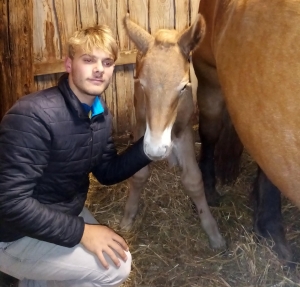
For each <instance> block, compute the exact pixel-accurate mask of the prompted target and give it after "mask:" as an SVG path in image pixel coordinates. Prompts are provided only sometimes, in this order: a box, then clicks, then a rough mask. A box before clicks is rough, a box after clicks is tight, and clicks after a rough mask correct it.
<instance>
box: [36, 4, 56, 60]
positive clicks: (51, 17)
mask: <svg viewBox="0 0 300 287" xmlns="http://www.w3.org/2000/svg"><path fill="white" fill-rule="evenodd" d="M33 29H34V30H33V35H34V37H33V53H34V58H35V61H38V62H43V61H49V62H52V61H55V60H56V59H60V58H61V45H60V38H59V31H58V24H57V21H56V15H55V8H54V2H53V1H52V0H33Z"/></svg>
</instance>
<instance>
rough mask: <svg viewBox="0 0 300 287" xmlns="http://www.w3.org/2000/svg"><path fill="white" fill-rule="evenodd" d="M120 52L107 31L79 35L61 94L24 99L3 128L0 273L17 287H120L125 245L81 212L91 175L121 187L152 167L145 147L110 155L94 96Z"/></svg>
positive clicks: (106, 125)
mask: <svg viewBox="0 0 300 287" xmlns="http://www.w3.org/2000/svg"><path fill="white" fill-rule="evenodd" d="M117 53H118V47H117V44H116V41H115V40H114V38H113V37H112V33H111V31H110V29H109V28H108V27H107V26H97V27H92V28H88V29H85V30H82V31H79V32H76V33H75V34H74V35H73V36H72V37H71V38H70V40H69V54H68V57H67V59H66V61H65V67H66V71H67V72H68V74H66V75H64V76H63V77H62V78H61V79H60V81H59V83H58V86H56V87H53V88H50V89H46V90H43V91H39V92H36V93H33V94H30V95H27V96H24V97H22V98H21V99H20V100H19V101H18V102H17V103H16V104H15V105H14V106H13V107H12V108H11V109H10V110H9V111H8V112H7V114H6V115H5V116H4V118H3V120H2V122H1V125H0V271H2V272H4V273H7V274H9V275H11V276H13V277H16V278H18V279H19V280H20V281H19V286H64V287H66V286H72V287H76V286H84V287H89V286H102V287H103V286H120V285H121V284H122V282H124V281H125V280H126V278H127V277H128V275H129V272H130V269H131V255H130V253H129V251H128V246H127V244H126V242H125V241H124V239H123V238H122V237H121V236H119V235H118V234H116V233H115V232H114V231H113V230H111V229H110V228H108V227H106V226H103V225H99V224H98V222H97V221H96V220H95V219H94V218H93V216H92V215H91V213H90V212H89V211H88V210H87V209H86V208H84V202H85V200H86V197H87V192H88V187H89V173H90V172H92V173H93V175H94V176H95V177H96V178H97V179H98V181H99V182H100V183H102V184H105V185H109V184H115V183H117V182H120V181H123V180H125V179H127V178H128V177H130V176H131V175H133V174H134V173H135V172H137V171H138V170H139V169H141V168H142V167H144V166H145V165H147V164H149V163H150V160H149V159H148V158H147V156H146V155H145V154H144V151H143V139H140V140H139V141H138V142H136V143H135V144H134V145H133V146H132V147H131V148H129V149H127V150H126V151H125V152H124V153H122V154H121V155H117V153H116V149H115V147H114V144H113V140H112V136H111V126H112V119H111V115H110V113H109V111H108V110H107V107H106V106H105V103H104V102H103V100H102V98H101V93H102V92H103V91H104V90H105V89H106V88H107V86H108V85H109V83H110V80H111V77H112V74H113V71H114V63H115V60H116V59H117Z"/></svg>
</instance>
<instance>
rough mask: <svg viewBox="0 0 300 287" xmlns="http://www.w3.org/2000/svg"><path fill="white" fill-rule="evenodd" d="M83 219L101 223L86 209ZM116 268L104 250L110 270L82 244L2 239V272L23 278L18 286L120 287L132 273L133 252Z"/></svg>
mask: <svg viewBox="0 0 300 287" xmlns="http://www.w3.org/2000/svg"><path fill="white" fill-rule="evenodd" d="M79 216H81V217H83V218H84V221H85V222H87V223H90V224H98V222H97V221H96V219H95V218H94V217H93V216H92V214H91V213H90V212H89V211H88V210H87V209H86V208H84V209H83V210H82V212H81V213H80V215H79ZM126 255H127V258H128V259H127V261H126V262H124V261H123V260H122V259H120V262H121V266H120V267H119V268H117V267H116V266H115V265H114V263H113V262H112V260H111V259H110V257H109V256H107V255H106V254H105V253H104V256H105V258H106V260H107V262H108V263H109V264H110V267H109V269H108V270H107V269H105V268H104V267H103V266H102V264H101V262H100V261H99V259H98V258H96V257H95V256H94V255H93V254H91V253H89V252H88V251H87V250H86V249H85V248H83V246H82V245H81V244H79V245H77V246H75V247H73V248H67V247H62V246H59V245H55V244H52V243H48V242H44V241H40V240H37V239H33V238H30V237H24V238H21V239H19V240H16V241H13V242H9V243H5V242H0V271H2V272H4V273H6V274H8V275H11V276H13V277H15V278H18V279H19V280H20V282H19V287H20V286H21V287H69V286H72V287H100V286H101V287H106V286H110V287H112V286H120V285H121V284H122V282H124V281H125V280H126V279H127V277H128V276H129V273H130V270H131V254H130V253H129V252H127V253H126Z"/></svg>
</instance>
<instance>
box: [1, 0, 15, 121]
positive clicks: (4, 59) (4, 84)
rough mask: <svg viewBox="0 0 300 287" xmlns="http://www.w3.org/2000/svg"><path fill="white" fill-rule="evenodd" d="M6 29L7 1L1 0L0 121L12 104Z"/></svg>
mask: <svg viewBox="0 0 300 287" xmlns="http://www.w3.org/2000/svg"><path fill="white" fill-rule="evenodd" d="M8 27H9V23H8V0H3V1H0V39H2V41H0V51H2V52H1V53H0V86H1V89H0V120H1V119H2V117H3V115H4V114H5V112H6V111H7V110H8V109H9V108H10V107H11V106H12V104H13V97H12V96H11V92H12V86H13V83H12V78H11V73H12V71H11V63H10V60H11V56H12V55H11V51H10V49H9V30H8Z"/></svg>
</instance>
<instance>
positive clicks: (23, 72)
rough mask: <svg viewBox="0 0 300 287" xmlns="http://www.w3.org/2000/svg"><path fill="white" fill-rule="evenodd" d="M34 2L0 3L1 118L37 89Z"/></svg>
mask: <svg viewBox="0 0 300 287" xmlns="http://www.w3.org/2000/svg"><path fill="white" fill-rule="evenodd" d="M32 7H33V3H32V0H1V1H0V39H1V41H0V87H1V91H0V119H1V118H2V117H3V115H4V113H5V112H6V111H7V110H8V109H9V108H10V107H11V106H12V105H13V104H14V103H15V102H16V101H17V100H18V99H19V98H20V97H21V96H23V95H25V94H28V93H30V92H32V91H33V90H34V84H33V80H34V78H33V70H32V59H33V49H32V47H33V37H32V29H33V28H32V27H33V16H32Z"/></svg>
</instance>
